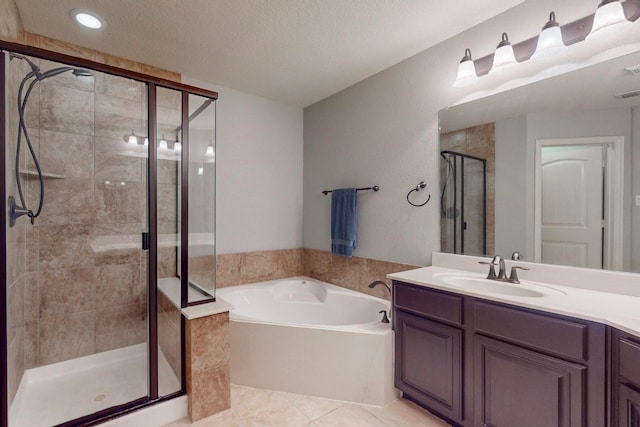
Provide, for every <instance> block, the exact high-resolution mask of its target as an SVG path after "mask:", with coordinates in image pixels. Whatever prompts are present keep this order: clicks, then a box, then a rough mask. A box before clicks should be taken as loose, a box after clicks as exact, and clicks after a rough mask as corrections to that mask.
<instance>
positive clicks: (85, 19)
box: [70, 9, 105, 30]
mask: <svg viewBox="0 0 640 427" xmlns="http://www.w3.org/2000/svg"><path fill="white" fill-rule="evenodd" d="M70 15H71V17H72V18H73V19H74V20H75V21H76V22H77V23H78V24H80V25H82V26H83V27H86V28H90V29H92V30H99V29H100V28H102V27H104V26H105V21H104V19H102V18H101V17H100V16H99V15H98V14H97V13H95V12H91V11H89V10H83V9H73V10H72V11H71V13H70Z"/></svg>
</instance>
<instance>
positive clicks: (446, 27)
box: [16, 0, 523, 106]
mask: <svg viewBox="0 0 640 427" xmlns="http://www.w3.org/2000/svg"><path fill="white" fill-rule="evenodd" d="M522 2H523V0H483V1H478V0H456V1H455V2H452V1H444V0H180V1H178V0H110V1H105V0H55V1H52V0H46V1H43V0H16V4H17V6H18V9H19V11H20V16H21V18H22V21H23V25H24V28H25V30H26V31H29V32H32V33H36V34H40V35H44V36H47V37H51V38H55V39H58V40H62V41H66V42H69V43H74V44H77V45H80V46H84V47H88V48H91V49H96V50H99V51H102V52H105V53H109V54H112V55H117V56H120V57H124V58H128V59H133V60H136V61H139V62H143V63H146V64H149V65H153V66H156V67H160V68H164V69H168V70H171V71H176V72H179V73H182V74H183V75H186V76H189V77H192V78H195V79H198V80H203V81H208V82H212V83H217V84H220V85H223V86H227V87H231V88H234V89H238V90H241V91H245V92H249V93H253V94H257V95H261V96H264V97H268V98H272V99H275V100H279V101H282V102H286V103H289V104H292V105H297V106H308V105H310V104H312V103H314V102H316V101H319V100H321V99H323V98H325V97H327V96H329V95H332V94H333V93H336V92H338V91H340V90H342V89H344V88H346V87H348V86H350V85H352V84H354V83H356V82H358V81H360V80H362V79H364V78H366V77H369V76H371V75H373V74H375V73H377V72H379V71H382V70H384V69H385V68H388V67H390V66H392V65H394V64H396V63H398V62H400V61H402V60H404V59H406V58H408V57H410V56H413V55H415V54H416V53H418V52H420V51H422V50H425V49H427V48H429V47H431V46H433V45H435V44H437V43H439V42H441V41H443V40H446V39H447V38H449V37H452V36H454V35H456V34H458V33H460V32H462V31H464V30H465V29H467V28H470V27H472V26H474V25H476V24H478V23H480V22H482V21H484V20H486V19H488V18H491V17H493V16H495V15H497V14H499V13H501V12H503V11H505V10H507V9H509V8H511V7H513V6H515V5H516V4H519V3H522ZM74 8H81V9H88V10H92V11H95V12H97V13H98V14H99V15H100V16H102V17H103V18H104V19H105V20H106V21H107V26H106V28H104V29H102V30H99V31H97V32H92V31H89V30H86V29H83V28H80V27H79V26H77V25H76V24H74V22H73V21H72V20H71V18H70V15H69V12H70V11H71V10H72V9H74Z"/></svg>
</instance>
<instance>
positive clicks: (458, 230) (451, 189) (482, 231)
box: [440, 150, 487, 255]
mask: <svg viewBox="0 0 640 427" xmlns="http://www.w3.org/2000/svg"><path fill="white" fill-rule="evenodd" d="M440 155H441V156H442V159H443V160H444V164H443V166H442V167H441V168H440V170H441V177H440V179H441V181H440V182H442V193H441V196H440V224H441V234H442V236H441V250H442V251H443V252H449V253H455V254H469V255H486V254H487V161H486V159H482V158H480V157H475V156H471V155H469V154H464V153H460V152H457V151H451V150H444V151H441V152H440Z"/></svg>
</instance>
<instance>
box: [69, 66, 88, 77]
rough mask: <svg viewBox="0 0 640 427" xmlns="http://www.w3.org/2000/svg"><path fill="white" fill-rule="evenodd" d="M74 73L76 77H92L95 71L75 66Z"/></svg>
mask: <svg viewBox="0 0 640 427" xmlns="http://www.w3.org/2000/svg"><path fill="white" fill-rule="evenodd" d="M72 73H73V74H74V75H75V76H76V77H91V76H93V73H92V72H91V71H89V70H87V69H86V68H74V69H73V71H72Z"/></svg>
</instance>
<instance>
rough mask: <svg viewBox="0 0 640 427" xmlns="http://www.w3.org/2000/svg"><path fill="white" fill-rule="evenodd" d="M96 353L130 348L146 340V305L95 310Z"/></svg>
mask: <svg viewBox="0 0 640 427" xmlns="http://www.w3.org/2000/svg"><path fill="white" fill-rule="evenodd" d="M95 333H96V352H101V351H107V350H112V349H114V348H119V347H125V346H130V345H134V344H139V343H142V342H145V341H146V339H147V310H146V304H131V305H123V306H118V307H109V308H102V309H98V310H96V329H95Z"/></svg>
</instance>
